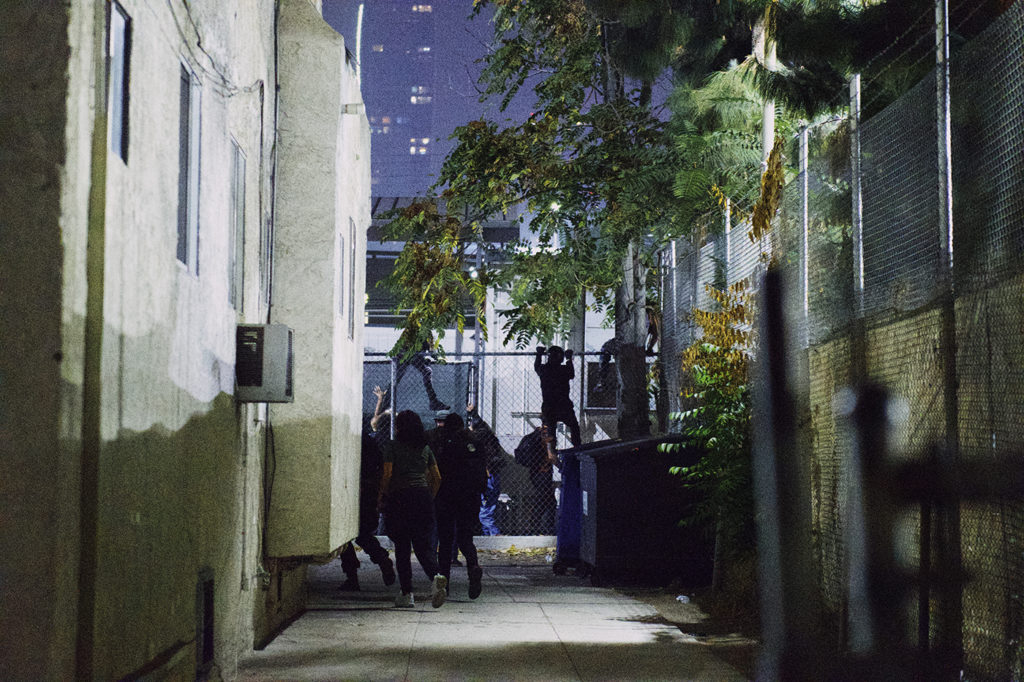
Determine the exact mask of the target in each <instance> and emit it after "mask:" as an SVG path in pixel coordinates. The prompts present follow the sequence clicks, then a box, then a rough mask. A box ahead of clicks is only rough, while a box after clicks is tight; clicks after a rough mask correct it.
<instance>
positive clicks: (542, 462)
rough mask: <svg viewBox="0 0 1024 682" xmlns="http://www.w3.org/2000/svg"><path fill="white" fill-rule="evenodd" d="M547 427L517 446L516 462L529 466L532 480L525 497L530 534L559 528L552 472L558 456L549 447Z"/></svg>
mask: <svg viewBox="0 0 1024 682" xmlns="http://www.w3.org/2000/svg"><path fill="white" fill-rule="evenodd" d="M545 431H546V429H545V428H544V427H543V426H538V427H537V428H535V429H534V430H533V431H531V432H530V433H528V434H526V435H525V436H523V439H522V440H520V441H519V444H518V445H516V449H515V458H516V462H517V463H519V464H520V465H522V466H523V467H524V468H525V469H526V472H527V478H528V480H529V482H530V489H529V492H528V493H527V494H526V496H525V498H524V499H523V500H522V502H523V510H524V515H525V519H524V532H525V533H526V534H527V535H549V534H551V533H553V532H554V531H555V516H556V513H557V508H558V503H557V501H556V499H555V482H554V480H553V479H552V476H551V470H552V466H553V465H554V463H555V460H554V457H553V456H552V454H551V451H550V449H549V448H548V447H547V446H548V444H549V443H548V440H549V439H548V438H547V437H546V436H545V433H544V432H545Z"/></svg>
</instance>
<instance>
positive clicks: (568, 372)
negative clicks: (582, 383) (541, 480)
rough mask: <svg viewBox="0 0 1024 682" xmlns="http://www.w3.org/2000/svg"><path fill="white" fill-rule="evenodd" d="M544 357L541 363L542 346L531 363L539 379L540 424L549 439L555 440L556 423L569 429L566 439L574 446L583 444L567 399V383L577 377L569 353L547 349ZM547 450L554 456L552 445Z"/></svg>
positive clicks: (553, 347)
mask: <svg viewBox="0 0 1024 682" xmlns="http://www.w3.org/2000/svg"><path fill="white" fill-rule="evenodd" d="M547 355H548V361H547V362H546V363H542V360H543V358H544V346H537V355H536V356H535V357H534V360H533V370H534V371H535V372H536V373H537V376H539V377H540V396H541V405H540V419H541V423H542V424H543V425H544V426H545V427H547V435H548V437H549V438H551V439H554V438H555V433H556V431H555V427H556V426H557V425H558V422H562V423H563V424H565V425H566V426H567V427H569V440H570V441H572V444H573V446H574V447H575V446H578V445H580V444H581V443H582V442H583V441H582V439H581V437H580V423H579V421H578V420H577V419H576V411H575V409H574V407H573V402H572V400H571V399H570V398H569V382H570V381H572V380H573V379H574V378H575V377H576V370H575V367H574V365H573V364H572V350H568V351H563V350H562V348H561V347H560V346H551V347H550V348H548V349H547ZM563 360H564V363H565V364H563ZM549 451H550V452H551V454H552V455H553V454H554V446H553V445H552V446H551V447H549Z"/></svg>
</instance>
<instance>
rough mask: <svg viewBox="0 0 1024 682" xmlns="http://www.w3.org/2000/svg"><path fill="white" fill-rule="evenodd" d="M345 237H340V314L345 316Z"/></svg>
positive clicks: (340, 235) (342, 235) (341, 235)
mask: <svg viewBox="0 0 1024 682" xmlns="http://www.w3.org/2000/svg"><path fill="white" fill-rule="evenodd" d="M345 256H346V253H345V235H344V234H339V235H338V314H339V315H344V314H345Z"/></svg>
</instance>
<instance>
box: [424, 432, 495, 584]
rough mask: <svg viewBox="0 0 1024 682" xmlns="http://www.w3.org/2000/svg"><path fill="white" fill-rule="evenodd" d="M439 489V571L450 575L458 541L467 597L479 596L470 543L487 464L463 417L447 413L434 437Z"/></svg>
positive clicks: (476, 564)
mask: <svg viewBox="0 0 1024 682" xmlns="http://www.w3.org/2000/svg"><path fill="white" fill-rule="evenodd" d="M433 442H434V447H435V449H436V457H437V469H438V471H439V472H440V475H441V485H440V489H438V491H437V497H436V498H435V499H434V510H435V512H436V514H437V540H438V548H437V559H438V565H439V568H438V570H439V572H440V573H441V576H444V577H445V578H451V574H452V554H453V552H454V550H455V548H456V546H457V544H458V547H459V549H460V550H462V553H463V556H465V557H466V572H467V573H468V574H469V598H470V599H476V598H477V597H478V596H480V591H481V580H482V577H483V570H482V569H481V568H480V563H479V559H478V557H477V554H476V546H475V545H474V544H473V532H474V531H475V529H476V524H477V521H478V518H477V517H478V514H479V510H480V494H481V493H483V491H484V488H485V487H486V479H487V463H486V460H485V458H484V454H483V451H482V450H479V449H477V447H476V444H475V443H474V442H473V440H472V437H471V435H470V433H469V431H467V430H466V428H465V423H464V422H463V419H462V417H460V416H459V415H457V414H450V415H447V416H446V417H445V418H444V422H443V424H442V425H441V427H440V428H439V429H437V432H436V433H435V436H434V441H433Z"/></svg>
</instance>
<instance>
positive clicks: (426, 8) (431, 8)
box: [412, 5, 434, 12]
mask: <svg viewBox="0 0 1024 682" xmlns="http://www.w3.org/2000/svg"><path fill="white" fill-rule="evenodd" d="M412 11H413V12H433V11H434V6H433V5H413V6H412Z"/></svg>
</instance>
